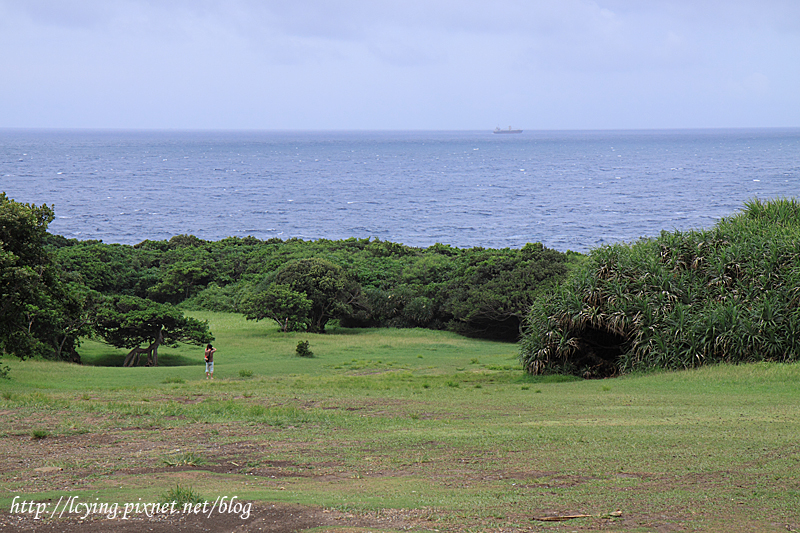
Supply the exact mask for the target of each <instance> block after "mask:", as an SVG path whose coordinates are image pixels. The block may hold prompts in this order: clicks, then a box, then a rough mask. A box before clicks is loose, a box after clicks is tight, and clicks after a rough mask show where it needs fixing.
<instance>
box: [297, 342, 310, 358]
mask: <svg viewBox="0 0 800 533" xmlns="http://www.w3.org/2000/svg"><path fill="white" fill-rule="evenodd" d="M295 351H296V352H297V355H299V356H300V357H314V352H312V351H311V349H310V348H309V347H308V341H300V342H298V343H297V349H296V350H295Z"/></svg>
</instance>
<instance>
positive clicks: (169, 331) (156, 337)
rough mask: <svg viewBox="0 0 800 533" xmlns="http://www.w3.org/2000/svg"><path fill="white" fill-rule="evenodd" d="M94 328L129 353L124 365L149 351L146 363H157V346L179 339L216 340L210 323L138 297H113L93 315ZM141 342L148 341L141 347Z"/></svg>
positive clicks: (168, 305)
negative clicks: (126, 349)
mask: <svg viewBox="0 0 800 533" xmlns="http://www.w3.org/2000/svg"><path fill="white" fill-rule="evenodd" d="M94 330H95V332H96V333H97V335H99V336H100V337H101V338H103V340H105V341H106V342H107V343H108V344H111V345H112V346H116V347H117V348H128V349H130V352H129V353H128V355H127V357H125V361H124V363H123V365H122V366H136V364H138V362H139V358H140V356H142V355H144V354H147V366H158V348H159V347H160V346H162V345H163V346H171V347H176V346H177V345H178V343H179V342H184V343H188V344H195V345H202V344H205V343H208V342H211V341H213V340H214V337H213V336H212V335H211V332H210V331H209V329H208V322H201V321H199V320H196V319H194V318H190V317H185V316H184V315H183V313H182V312H181V311H180V310H179V309H177V308H175V307H173V306H172V305H170V304H159V303H157V302H153V301H151V300H146V299H144V298H137V297H136V296H119V295H118V296H112V297H110V298H108V299H107V300H106V301H105V302H104V303H103V305H101V306H100V307H99V308H98V310H97V312H96V314H95V317H94ZM142 344H147V345H148V346H147V347H146V348H142V347H141V345H142Z"/></svg>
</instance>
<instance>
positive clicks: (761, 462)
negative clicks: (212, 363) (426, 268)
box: [0, 314, 800, 531]
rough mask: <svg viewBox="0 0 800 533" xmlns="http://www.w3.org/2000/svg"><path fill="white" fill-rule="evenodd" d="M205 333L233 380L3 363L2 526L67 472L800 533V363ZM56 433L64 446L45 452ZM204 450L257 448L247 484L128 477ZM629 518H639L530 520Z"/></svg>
mask: <svg viewBox="0 0 800 533" xmlns="http://www.w3.org/2000/svg"><path fill="white" fill-rule="evenodd" d="M197 316H198V317H200V318H208V319H209V321H210V324H211V328H212V331H214V333H215V334H216V336H217V341H216V342H215V345H216V346H217V347H218V349H219V351H218V352H217V354H218V355H217V365H218V366H217V372H216V374H215V375H216V377H217V378H218V379H217V380H216V381H215V382H207V381H205V379H202V378H203V366H202V350H201V349H198V348H197V347H191V346H190V347H182V348H179V349H177V350H164V352H163V354H162V361H164V362H165V363H181V362H183V363H186V362H191V365H189V366H163V367H159V368H134V369H123V368H114V367H100V366H88V365H87V366H84V367H76V366H73V365H68V364H63V363H52V362H39V361H26V362H18V361H11V360H5V361H3V364H8V366H10V367H11V376H12V378H13V379H12V380H11V381H5V380H4V381H2V382H0V412H2V413H3V416H4V417H5V423H4V424H3V425H2V426H0V428H2V429H0V446H2V447H3V448H4V449H6V450H9V456H8V461H7V462H6V463H4V468H3V469H2V470H3V473H2V475H0V488H1V489H3V492H2V496H0V508H1V509H5V510H7V509H8V506H9V504H10V502H11V497H13V495H17V494H27V495H32V496H36V497H37V498H44V497H52V496H55V497H56V498H57V497H58V496H60V495H61V494H63V492H56V491H57V490H61V487H62V485H51V484H49V482H48V481H47V480H43V481H42V480H41V479H40V481H41V482H39V483H36V482H34V481H35V480H36V474H34V473H33V468H36V467H39V466H46V465H56V466H61V467H62V468H64V471H63V473H60V474H59V476H61V477H59V478H58V479H59V483H60V482H61V481H63V480H66V485H67V486H68V485H69V480H70V479H71V477H70V476H73V475H74V476H75V479H77V478H78V477H79V476H80V477H81V479H84V478H86V480H85V481H83V482H82V483H84V484H83V485H80V489H78V488H76V489H74V491H72V492H71V494H73V493H75V494H77V493H81V494H85V495H86V497H87V498H88V496H89V495H91V496H93V497H97V496H98V495H100V496H102V497H103V498H104V499H107V501H117V502H123V501H129V500H133V501H135V500H136V498H145V499H146V498H151V499H152V498H155V497H157V496H158V495H160V494H163V493H164V492H165V491H166V490H167V489H169V488H170V487H174V486H175V483H176V482H177V481H180V482H182V483H189V484H191V485H192V486H193V487H194V488H195V489H196V490H197V491H198V492H200V493H201V494H202V495H204V496H205V497H210V498H212V499H213V498H215V497H216V496H217V495H224V494H228V495H231V494H237V495H238V496H239V497H240V498H250V499H261V500H268V501H289V502H300V503H304V504H316V505H324V506H331V507H337V508H343V509H352V510H359V511H362V510H374V509H380V508H397V509H400V508H404V509H423V510H425V512H426V513H428V516H429V517H430V518H431V519H432V520H433V522H432V523H431V529H433V528H436V529H441V530H446V529H448V528H453V527H456V526H458V525H461V526H465V527H466V526H469V527H472V528H475V530H481V531H483V530H487V529H489V528H490V527H491V528H497V527H501V526H502V527H508V528H512V527H517V528H520V529H524V528H528V527H535V528H539V529H541V528H545V529H550V528H552V529H555V530H559V529H561V528H565V529H564V530H568V531H572V530H575V529H577V528H584V529H600V528H605V529H610V530H620V531H622V530H624V531H650V530H653V529H654V528H667V529H669V528H672V527H676V528H685V529H689V530H692V529H695V530H703V531H773V530H774V531H778V530H784V531H785V530H786V527H787V525H789V526H791V527H796V526H798V525H799V524H800V505H798V503H800V501H799V498H798V496H800V479H799V478H798V467H799V466H800V464H799V463H800V446H798V444H797V441H796V435H798V434H800V416H798V415H800V401H798V400H800V390H798V387H797V383H798V381H799V380H800V368H799V367H797V366H795V365H786V364H767V363H761V364H756V365H744V366H717V367H708V368H703V369H700V370H695V371H686V372H677V373H663V374H651V375H634V376H628V377H625V378H620V379H615V380H603V381H561V382H559V379H562V378H558V377H550V378H537V377H532V376H528V375H526V374H524V373H523V372H522V371H521V369H520V367H519V365H518V363H517V360H516V356H517V352H516V347H515V346H513V345H508V344H498V343H492V342H486V341H476V340H470V339H465V338H461V337H457V336H455V335H451V334H448V333H443V332H433V331H423V330H365V331H354V330H334V331H332V332H331V333H329V334H327V335H308V334H290V335H281V334H278V333H276V332H274V331H273V329H274V328H273V326H272V325H271V324H267V323H253V322H245V321H243V320H242V319H240V318H239V317H238V316H232V315H221V314H198V315H197ZM298 340H309V341H310V344H311V349H312V350H313V351H314V353H315V355H316V357H314V358H312V359H303V358H298V357H296V356H294V348H295V346H296V344H297V342H298ZM82 353H83V354H84V359H85V360H86V361H87V362H105V363H109V362H120V361H121V359H122V357H123V356H124V353H122V352H117V351H115V350H113V349H110V348H108V347H105V346H103V345H99V344H91V343H87V344H86V345H85V346H84V349H83V350H82ZM240 370H248V371H251V372H252V373H253V376H252V377H249V378H242V377H240V375H239V371H240ZM181 380H183V382H180V381H181ZM191 399H193V401H188V400H191ZM195 402H196V403H195ZM37 429H38V430H41V431H45V432H47V433H49V437H48V438H46V439H42V440H40V441H36V440H34V439H33V438H32V437H31V435H32V433H33V431H34V430H37ZM103 435H112V436H115V437H116V438H118V441H117V442H122V443H124V442H125V440H126V439H131V438H139V439H143V440H146V441H147V442H150V443H152V446H149V447H142V449H141V451H140V453H138V454H131V455H128V456H125V457H122V458H121V459H120V462H119V463H115V464H110V461H109V460H107V458H106V459H104V460H102V461H101V456H102V455H103V453H102V452H103V451H104V450H105V452H106V453H109V454H113V453H115V452H114V449H113V447H111V445H108V446H106V448H108V449H106V448H104V447H103V444H102V443H101V444H98V448H97V450H96V453H95V452H92V453H86V451H85V450H83V451H81V450H71V449H70V448H69V442H71V441H70V439H80V438H84V437H86V436H92V437H97V439H98V441H102V439H100V438H99V437H100V436H103ZM61 442H63V443H65V446H62V447H60V448H58V449H59V450H61V455H59V456H53V455H47V454H43V455H36V452H35V450H34V449H35V448H36V447H42V446H51V447H58V445H59V443H61ZM117 445H118V444H116V445H114V446H117ZM187 445H188V446H190V449H191V450H192V453H194V454H196V455H197V456H199V457H201V458H203V457H204V458H206V459H207V460H208V461H209V463H210V464H215V463H218V462H219V458H220V455H219V453H220V452H219V450H221V449H226V450H230V449H237V450H239V452H240V453H241V460H239V459H237V463H240V465H241V466H242V470H241V471H239V472H234V473H219V472H210V471H208V469H206V470H204V469H203V467H202V466H201V467H198V468H197V469H196V470H193V471H192V472H189V473H186V472H175V473H172V472H168V471H167V472H157V473H154V474H148V475H142V474H136V473H126V472H124V469H125V468H135V467H153V468H157V467H163V466H164V463H163V462H164V459H165V458H169V457H173V456H174V455H175V453H177V452H176V451H175V450H176V449H177V448H181V449H182V450H186V449H187V448H186V446H187ZM15 448H18V449H15ZM245 448H246V449H245ZM17 456H20V457H22V458H23V459H24V461H23V462H22V463H21V464H17V463H18V461H17V462H15V458H16V457H17ZM95 462H97V463H98V464H95ZM100 462H102V464H100ZM276 465H283V466H282V470H281V473H280V475H279V476H277V477H276V478H272V477H270V476H267V475H261V476H259V475H255V476H253V475H245V474H246V473H250V474H252V473H256V474H258V473H259V472H261V473H262V474H263V473H264V472H265V471H266V470H265V469H267V470H268V471H269V472H272V473H273V474H274V473H275V472H276V470H275V468H277V467H276ZM248 469H249V470H248ZM259 469H260V470H259ZM86 471H91V472H95V473H96V475H91V476H88V477H87V476H86V475H85V472H86ZM31 478H33V479H34V481H31ZM9 491H14V492H13V494H12V493H11V492H9ZM81 491H82V492H81ZM97 491H99V492H97ZM615 509H620V510H622V511H623V517H622V518H617V519H613V520H606V519H599V518H594V519H582V520H579V521H572V522H570V523H569V524H567V525H564V524H549V523H539V522H531V521H530V518H531V517H533V516H540V515H543V514H546V513H550V512H552V513H567V514H572V513H587V514H593V515H601V514H604V513H609V512H611V511H614V510H615Z"/></svg>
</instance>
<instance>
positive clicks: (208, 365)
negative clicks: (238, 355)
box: [206, 361, 214, 372]
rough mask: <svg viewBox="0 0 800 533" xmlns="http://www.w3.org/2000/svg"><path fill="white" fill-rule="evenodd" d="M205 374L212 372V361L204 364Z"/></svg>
mask: <svg viewBox="0 0 800 533" xmlns="http://www.w3.org/2000/svg"><path fill="white" fill-rule="evenodd" d="M206 372H214V361H211V362H210V363H209V362H206Z"/></svg>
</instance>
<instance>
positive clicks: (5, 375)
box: [0, 365, 11, 379]
mask: <svg viewBox="0 0 800 533" xmlns="http://www.w3.org/2000/svg"><path fill="white" fill-rule="evenodd" d="M0 379H11V367H9V366H8V365H2V366H0Z"/></svg>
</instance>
